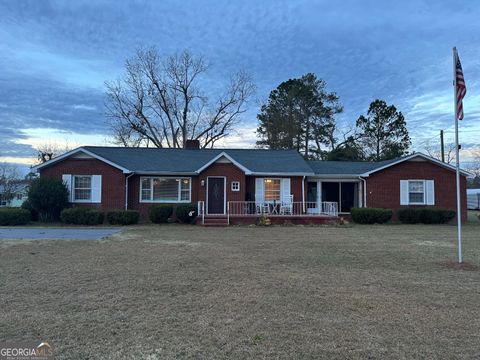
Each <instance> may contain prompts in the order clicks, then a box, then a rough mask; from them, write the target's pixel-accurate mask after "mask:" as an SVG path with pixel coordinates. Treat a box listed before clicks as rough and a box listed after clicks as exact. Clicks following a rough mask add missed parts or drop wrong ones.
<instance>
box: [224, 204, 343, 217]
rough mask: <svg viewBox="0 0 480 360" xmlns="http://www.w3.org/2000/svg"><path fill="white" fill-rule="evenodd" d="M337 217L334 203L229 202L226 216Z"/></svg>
mask: <svg viewBox="0 0 480 360" xmlns="http://www.w3.org/2000/svg"><path fill="white" fill-rule="evenodd" d="M261 215H266V216H337V215H338V204H337V203H336V202H321V203H317V202H305V203H303V202H301V201H296V202H289V203H282V202H256V201H229V202H228V204H227V216H228V218H230V217H231V216H261Z"/></svg>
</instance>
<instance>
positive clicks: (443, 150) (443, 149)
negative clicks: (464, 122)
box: [440, 130, 445, 162]
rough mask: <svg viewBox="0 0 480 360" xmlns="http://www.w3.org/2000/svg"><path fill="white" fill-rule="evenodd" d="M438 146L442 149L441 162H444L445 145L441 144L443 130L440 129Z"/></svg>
mask: <svg viewBox="0 0 480 360" xmlns="http://www.w3.org/2000/svg"><path fill="white" fill-rule="evenodd" d="M440 148H441V151H442V162H445V147H444V145H443V130H440Z"/></svg>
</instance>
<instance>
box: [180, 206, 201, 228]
mask: <svg viewBox="0 0 480 360" xmlns="http://www.w3.org/2000/svg"><path fill="white" fill-rule="evenodd" d="M197 213H198V208H197V206H196V205H194V204H182V205H178V206H177V209H176V214H177V219H178V220H179V221H180V222H182V223H184V224H193V223H194V222H195V220H196V218H197Z"/></svg>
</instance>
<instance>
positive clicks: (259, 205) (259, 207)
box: [255, 198, 270, 215]
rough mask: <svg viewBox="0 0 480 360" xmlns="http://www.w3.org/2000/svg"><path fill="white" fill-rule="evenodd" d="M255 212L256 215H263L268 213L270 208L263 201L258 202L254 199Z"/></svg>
mask: <svg viewBox="0 0 480 360" xmlns="http://www.w3.org/2000/svg"><path fill="white" fill-rule="evenodd" d="M255 211H256V213H257V215H264V214H268V213H269V212H270V206H269V205H268V204H267V203H266V202H265V201H258V200H257V199H256V198H255Z"/></svg>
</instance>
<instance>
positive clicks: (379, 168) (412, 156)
mask: <svg viewBox="0 0 480 360" xmlns="http://www.w3.org/2000/svg"><path fill="white" fill-rule="evenodd" d="M416 157H421V158H424V159H425V160H428V161H431V162H432V163H434V164H436V165H439V166H442V167H444V168H446V169H448V170H451V171H456V168H455V166H452V165H450V164H447V163H444V162H441V161H440V160H437V159H435V158H433V157H431V156H428V155H425V154H423V153H420V152H417V153H414V154H412V155H409V156H406V157H404V158H401V159H398V160H397V161H394V162H391V163H389V164H387V165H384V166H381V167H378V168H376V169H373V170H370V171H367V172H365V173H363V174H360V175H359V176H364V177H368V176H369V175H370V174H373V173H375V172H378V171H381V170H384V169H386V168H389V167H391V166H394V165H397V164H400V163H402V162H404V161H408V160H412V159H414V158H416ZM460 173H461V174H462V175H464V176H472V174H471V173H469V172H468V171H465V170H460Z"/></svg>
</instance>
